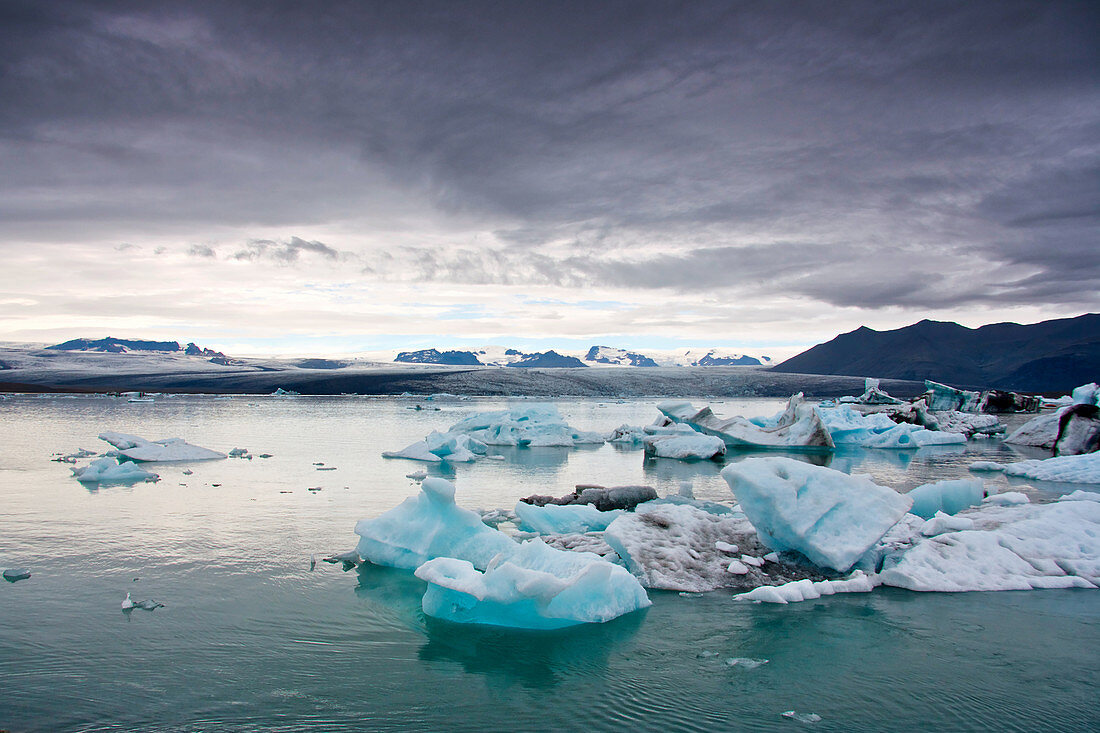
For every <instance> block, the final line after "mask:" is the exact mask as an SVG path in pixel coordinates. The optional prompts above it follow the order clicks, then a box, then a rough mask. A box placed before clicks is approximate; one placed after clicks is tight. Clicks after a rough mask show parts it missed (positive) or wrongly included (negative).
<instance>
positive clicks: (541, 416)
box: [447, 404, 604, 447]
mask: <svg viewBox="0 0 1100 733" xmlns="http://www.w3.org/2000/svg"><path fill="white" fill-rule="evenodd" d="M447 432H448V433H463V434H466V435H469V436H470V437H472V438H475V439H477V440H478V441H480V442H482V443H484V444H485V445H511V446H518V447H524V446H529V447H539V446H565V447H574V446H577V445H591V444H600V443H603V442H604V437H603V436H602V435H600V434H598V433H593V432H585V431H582V430H577V429H576V428H574V427H572V426H570V425H568V424H566V422H565V420H563V419H562V417H561V414H560V413H559V412H558V408H557V407H555V406H554V405H549V404H536V405H524V406H522V407H514V408H511V409H508V410H501V411H497V412H482V413H478V414H477V415H473V416H471V417H468V418H466V419H465V420H462V421H460V422H458V423H455V424H454V425H452V426H451V428H450V430H448V431H447Z"/></svg>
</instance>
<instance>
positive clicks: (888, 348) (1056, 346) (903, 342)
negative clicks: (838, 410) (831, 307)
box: [773, 313, 1100, 392]
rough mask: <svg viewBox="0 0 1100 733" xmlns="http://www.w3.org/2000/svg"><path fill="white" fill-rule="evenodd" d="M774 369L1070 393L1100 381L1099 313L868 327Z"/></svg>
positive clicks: (808, 351) (803, 372) (841, 336)
mask: <svg viewBox="0 0 1100 733" xmlns="http://www.w3.org/2000/svg"><path fill="white" fill-rule="evenodd" d="M773 371H779V372H792V373H798V374H829V375H845V376H868V377H886V378H891V379H914V380H920V379H931V380H934V381H937V382H945V383H947V384H952V385H955V386H966V387H981V388H986V387H993V388H998V389H1009V390H1017V391H1023V392H1060V391H1066V390H1070V389H1073V388H1074V387H1075V386H1077V385H1080V384H1086V383H1088V382H1093V381H1096V380H1097V379H1098V378H1100V314H1097V313H1088V314H1085V315H1082V316H1078V317H1076V318H1060V319H1057V320H1051V321H1042V322H1040V323H1033V324H1030V325H1020V324H1018V323H993V324H990V325H988V326H982V327H980V328H967V327H966V326H961V325H959V324H958V323H954V322H944V321H929V320H924V321H920V322H919V323H914V324H913V325H911V326H906V327H904V328H898V329H895V330H892V331H875V330H873V329H870V328H867V327H866V326H863V327H860V328H857V329H856V330H854V331H850V332H848V333H843V334H841V335H839V336H837V337H836V338H834V339H833V340H831V341H828V342H826V343H823V344H818V345H817V346H814V347H813V348H811V349H808V350H807V351H804V352H802V353H801V354H799V355H797V356H794V357H792V358H790V359H787V360H786V361H784V362H783V363H781V364H779V365H777V366H775V367H773Z"/></svg>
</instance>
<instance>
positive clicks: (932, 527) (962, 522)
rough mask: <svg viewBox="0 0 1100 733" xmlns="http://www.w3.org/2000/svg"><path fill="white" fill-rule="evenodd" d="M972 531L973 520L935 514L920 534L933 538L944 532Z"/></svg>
mask: <svg viewBox="0 0 1100 733" xmlns="http://www.w3.org/2000/svg"><path fill="white" fill-rule="evenodd" d="M964 529H974V520H973V519H970V518H969V517H953V516H951V515H950V514H944V513H943V512H936V514H935V516H933V517H932V518H931V519H929V520H928V521H926V522H925V523H924V526H923V527H921V530H920V533H921V534H922V535H924V536H925V537H935V536H936V535H939V534H943V533H944V532H959V531H962V530H964Z"/></svg>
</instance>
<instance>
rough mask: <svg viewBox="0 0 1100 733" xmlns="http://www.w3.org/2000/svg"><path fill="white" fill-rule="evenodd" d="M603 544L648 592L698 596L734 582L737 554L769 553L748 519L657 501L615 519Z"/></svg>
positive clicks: (604, 534)
mask: <svg viewBox="0 0 1100 733" xmlns="http://www.w3.org/2000/svg"><path fill="white" fill-rule="evenodd" d="M603 539H604V542H606V543H607V544H609V545H611V547H612V549H614V550H615V552H616V553H617V554H618V555H619V557H620V558H621V559H622V561H623V562H624V563H625V564H626V567H627V568H628V569H629V570H630V571H631V572H632V573H634V574H635V575H637V576H638V578H639V579H640V580H641V581H642V585H644V586H645V587H647V588H660V589H663V590H678V591H689V592H693V593H703V592H706V591H711V590H714V589H716V588H722V587H725V586H728V585H730V584H732V583H733V582H734V580H733V579H731V578H730V575H729V573H728V571H727V568H728V567H729V565H730V563H731V561H733V560H735V559H736V558H735V556H733V555H732V553H733V552H737V551H738V550H739V549H740V550H746V549H751V550H754V551H756V550H759V551H761V552H763V551H764V549H765V548H763V547H762V546H761V545H760V542H759V540H758V539H757V537H756V531H755V529H753V526H752V525H751V524H749V522H748V520H747V519H745V517H743V516H739V515H738V516H735V515H729V514H727V515H717V514H711V513H710V512H706V511H703V510H702V509H698V508H696V507H693V506H690V505H687V504H664V503H661V504H659V503H655V502H650V503H646V504H640V505H638V508H637V509H636V510H635V511H634V512H633V513H630V514H624V515H623V516H621V517H619V518H618V519H616V520H615V521H614V522H612V523H611V525H610V526H609V527H608V528H607V531H605V532H604V533H603ZM729 548H734V549H732V550H731V549H729ZM746 572H747V569H746Z"/></svg>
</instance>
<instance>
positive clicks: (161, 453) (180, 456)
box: [99, 431, 226, 463]
mask: <svg viewBox="0 0 1100 733" xmlns="http://www.w3.org/2000/svg"><path fill="white" fill-rule="evenodd" d="M99 438H100V440H105V441H107V442H108V443H110V444H111V445H113V446H114V447H115V448H117V449H118V453H119V455H121V456H123V457H125V458H129V459H130V460H132V461H142V462H145V463H157V462H169V461H211V460H217V459H220V458H225V457H226V454H225V453H219V452H218V451H216V450H210V449H209V448H202V447H200V446H197V445H191V444H190V443H188V442H187V441H186V440H184V439H183V438H165V439H164V440H146V439H145V438H142V437H139V436H137V435H129V434H128V433H116V432H110V431H108V432H104V433H100V434H99Z"/></svg>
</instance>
